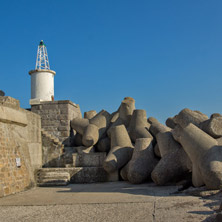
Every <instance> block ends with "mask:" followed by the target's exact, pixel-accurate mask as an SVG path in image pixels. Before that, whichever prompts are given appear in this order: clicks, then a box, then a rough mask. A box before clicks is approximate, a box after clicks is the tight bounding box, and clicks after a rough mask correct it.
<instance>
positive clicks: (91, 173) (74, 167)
mask: <svg viewBox="0 0 222 222" xmlns="http://www.w3.org/2000/svg"><path fill="white" fill-rule="evenodd" d="M65 151H66V152H67V153H64V154H63V156H64V158H65V162H66V164H65V166H64V167H53V168H41V169H38V170H37V172H36V178H37V179H36V181H37V185H38V186H62V185H67V184H68V183H96V182H110V181H118V180H119V175H118V172H115V173H113V174H108V173H107V172H106V171H105V170H104V169H103V167H102V165H103V161H104V159H105V158H106V153H102V152H98V153H97V152H95V153H75V149H74V148H71V147H70V148H65ZM73 152H74V153H73ZM68 156H69V157H68ZM70 156H71V158H70ZM71 159H72V160H71Z"/></svg>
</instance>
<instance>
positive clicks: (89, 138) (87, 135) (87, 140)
mask: <svg viewBox="0 0 222 222" xmlns="http://www.w3.org/2000/svg"><path fill="white" fill-rule="evenodd" d="M98 140H99V128H98V127H97V126H96V125H94V124H89V125H88V126H87V127H86V128H85V130H84V133H83V137H82V143H83V145H84V146H86V147H90V146H93V145H95V144H96V143H97V142H98Z"/></svg>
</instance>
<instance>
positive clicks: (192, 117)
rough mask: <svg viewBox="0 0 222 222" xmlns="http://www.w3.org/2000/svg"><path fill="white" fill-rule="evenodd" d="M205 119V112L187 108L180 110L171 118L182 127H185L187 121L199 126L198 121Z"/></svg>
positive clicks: (206, 117)
mask: <svg viewBox="0 0 222 222" xmlns="http://www.w3.org/2000/svg"><path fill="white" fill-rule="evenodd" d="M207 119H208V116H206V115H205V114H203V113H201V112H199V111H193V110H190V109H187V108H186V109H183V110H181V111H180V113H179V114H178V115H176V116H175V117H174V118H173V120H174V122H175V123H176V124H179V125H180V126H182V127H186V126H187V125H188V124H189V123H193V124H194V125H196V126H198V127H199V125H200V123H202V122H203V121H205V120H207Z"/></svg>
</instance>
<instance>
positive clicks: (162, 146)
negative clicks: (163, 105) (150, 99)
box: [156, 131, 181, 157]
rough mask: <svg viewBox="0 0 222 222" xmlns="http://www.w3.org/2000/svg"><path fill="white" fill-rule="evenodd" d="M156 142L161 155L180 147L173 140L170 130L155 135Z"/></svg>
mask: <svg viewBox="0 0 222 222" xmlns="http://www.w3.org/2000/svg"><path fill="white" fill-rule="evenodd" d="M156 140H157V144H158V146H159V151H160V155H161V157H163V156H165V155H166V154H168V153H170V152H172V151H175V150H178V149H181V145H180V144H179V143H178V142H177V141H175V140H174V138H173V135H172V132H170V131H168V132H159V133H158V134H157V135H156Z"/></svg>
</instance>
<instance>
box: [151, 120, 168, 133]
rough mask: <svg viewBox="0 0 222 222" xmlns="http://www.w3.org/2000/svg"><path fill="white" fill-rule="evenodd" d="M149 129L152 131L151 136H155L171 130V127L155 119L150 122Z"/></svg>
mask: <svg viewBox="0 0 222 222" xmlns="http://www.w3.org/2000/svg"><path fill="white" fill-rule="evenodd" d="M149 131H150V132H151V133H152V135H153V136H155V137H156V135H157V134H158V133H160V132H167V131H171V128H169V127H167V126H165V125H163V124H161V123H160V122H159V121H158V120H156V121H153V122H152V123H151V126H150V129H149Z"/></svg>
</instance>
